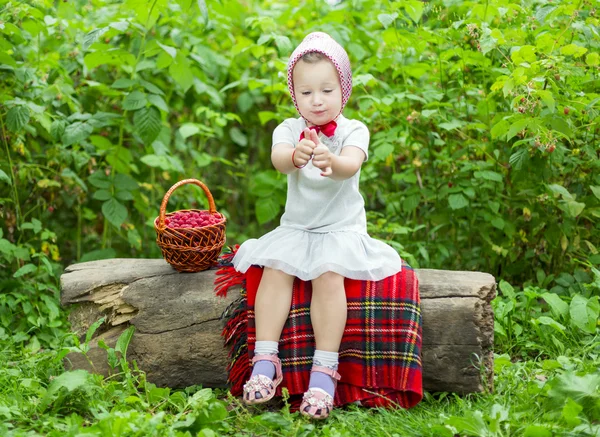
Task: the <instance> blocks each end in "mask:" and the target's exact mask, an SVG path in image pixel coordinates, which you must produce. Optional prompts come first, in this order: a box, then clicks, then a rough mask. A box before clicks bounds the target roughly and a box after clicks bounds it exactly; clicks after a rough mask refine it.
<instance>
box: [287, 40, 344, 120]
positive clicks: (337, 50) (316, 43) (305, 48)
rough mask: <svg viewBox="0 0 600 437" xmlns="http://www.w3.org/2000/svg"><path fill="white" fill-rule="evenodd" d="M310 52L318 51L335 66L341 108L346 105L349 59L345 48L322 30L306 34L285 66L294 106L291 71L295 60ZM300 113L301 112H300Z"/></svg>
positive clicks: (295, 104)
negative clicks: (340, 93) (340, 92)
mask: <svg viewBox="0 0 600 437" xmlns="http://www.w3.org/2000/svg"><path fill="white" fill-rule="evenodd" d="M310 52H319V53H321V54H323V55H325V56H327V57H328V58H329V59H330V60H331V62H332V63H333V65H334V66H335V68H336V70H337V72H338V75H339V78H340V84H341V86H342V110H343V109H344V107H345V106H346V103H347V102H348V99H349V98H350V94H352V69H351V68H350V59H349V58H348V54H347V53H346V50H344V48H343V47H342V46H341V45H339V44H338V43H337V41H335V40H334V39H333V38H332V37H330V36H329V35H327V34H326V33H324V32H313V33H309V34H308V35H306V37H305V38H304V40H302V42H301V43H300V45H299V46H298V47H296V50H294V52H293V53H292V56H291V57H290V60H289V61H288V66H287V81H288V88H289V90H290V94H291V96H292V100H293V101H294V106H295V107H296V109H297V110H298V112H300V110H299V109H298V104H297V103H296V95H295V94H294V82H293V80H292V73H293V72H294V66H295V65H296V62H298V60H299V59H300V58H301V57H302V56H303V55H305V54H306V53H310ZM300 115H302V114H300Z"/></svg>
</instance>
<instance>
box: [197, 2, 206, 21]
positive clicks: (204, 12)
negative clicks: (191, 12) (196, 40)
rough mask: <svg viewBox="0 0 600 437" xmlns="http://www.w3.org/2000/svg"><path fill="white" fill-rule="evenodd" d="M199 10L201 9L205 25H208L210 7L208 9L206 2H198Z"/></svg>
mask: <svg viewBox="0 0 600 437" xmlns="http://www.w3.org/2000/svg"><path fill="white" fill-rule="evenodd" d="M198 8H200V13H201V14H202V18H204V24H205V25H206V24H208V7H206V0H198Z"/></svg>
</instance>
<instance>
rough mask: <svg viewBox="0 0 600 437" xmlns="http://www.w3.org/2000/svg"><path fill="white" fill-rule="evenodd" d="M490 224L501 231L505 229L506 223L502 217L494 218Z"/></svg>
mask: <svg viewBox="0 0 600 437" xmlns="http://www.w3.org/2000/svg"><path fill="white" fill-rule="evenodd" d="M490 223H491V224H492V226H493V227H495V228H497V229H500V230H502V229H504V226H505V223H504V220H503V219H502V217H494V218H493V219H492V221H491V222H490Z"/></svg>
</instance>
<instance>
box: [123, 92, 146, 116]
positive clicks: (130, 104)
mask: <svg viewBox="0 0 600 437" xmlns="http://www.w3.org/2000/svg"><path fill="white" fill-rule="evenodd" d="M146 103H148V99H147V98H146V94H145V93H143V92H141V91H133V92H131V93H129V94H127V96H125V99H123V109H125V110H127V111H135V110H137V109H140V108H143V107H144V106H146Z"/></svg>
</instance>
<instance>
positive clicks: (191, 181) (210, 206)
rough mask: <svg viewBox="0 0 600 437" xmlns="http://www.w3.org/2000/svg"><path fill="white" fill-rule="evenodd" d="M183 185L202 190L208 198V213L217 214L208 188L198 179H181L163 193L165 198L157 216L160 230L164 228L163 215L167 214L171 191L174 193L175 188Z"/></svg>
mask: <svg viewBox="0 0 600 437" xmlns="http://www.w3.org/2000/svg"><path fill="white" fill-rule="evenodd" d="M185 184H194V185H198V186H199V187H200V188H202V190H203V191H204V194H206V197H207V198H208V211H209V212H210V213H211V214H214V213H215V212H217V209H216V208H215V201H214V199H213V196H212V194H211V193H210V190H209V189H208V187H207V186H206V185H204V184H203V183H202V182H200V181H199V180H198V179H183V180H181V181H179V182H177V183H176V184H175V185H173V186H172V187H171V188H169V191H167V192H166V193H165V196H164V197H163V200H162V203H161V204H160V214H159V215H158V224H159V226H160V227H161V228H164V227H165V214H166V212H167V203H168V202H169V197H171V194H172V193H173V191H175V190H176V189H177V188H179V187H180V186H182V185H185Z"/></svg>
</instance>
